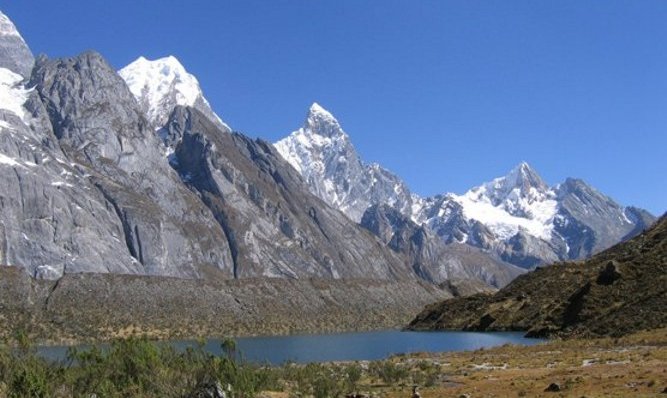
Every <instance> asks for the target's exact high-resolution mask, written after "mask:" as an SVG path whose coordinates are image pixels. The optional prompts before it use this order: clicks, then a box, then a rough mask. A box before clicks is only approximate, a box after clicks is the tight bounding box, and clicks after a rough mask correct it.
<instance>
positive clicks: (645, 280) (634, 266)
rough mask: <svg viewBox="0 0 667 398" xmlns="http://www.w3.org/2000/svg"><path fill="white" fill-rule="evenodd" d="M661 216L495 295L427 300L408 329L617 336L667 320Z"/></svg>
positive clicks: (666, 233) (666, 247)
mask: <svg viewBox="0 0 667 398" xmlns="http://www.w3.org/2000/svg"><path fill="white" fill-rule="evenodd" d="M665 308H667V216H663V217H662V218H661V219H660V220H658V221H657V222H656V223H655V225H654V226H653V227H652V228H650V229H649V230H647V231H645V232H644V233H642V234H641V235H639V236H637V237H635V238H633V239H631V240H629V241H627V242H623V243H620V244H618V245H616V246H614V247H612V248H610V249H608V250H605V251H603V252H601V253H599V254H597V255H595V256H593V257H592V258H590V259H589V260H586V261H584V262H577V263H572V262H568V263H559V264H554V265H551V266H548V267H543V268H538V269H536V270H535V271H533V272H530V273H527V274H525V275H522V276H520V277H518V278H517V279H516V280H514V281H513V282H512V283H510V284H509V285H508V286H506V287H505V288H503V289H501V290H500V291H499V292H497V293H495V294H493V295H475V296H471V297H469V298H457V299H453V300H447V301H443V302H440V303H436V304H432V305H430V306H427V307H426V308H425V309H424V310H423V311H422V312H421V313H420V314H419V315H418V316H417V317H416V318H415V319H414V320H413V321H412V322H411V323H410V325H409V326H408V328H410V329H413V330H438V329H465V330H527V331H528V335H529V336H554V335H556V336H582V335H583V336H591V335H592V336H601V335H611V336H619V335H623V334H627V333H631V332H634V331H638V330H643V329H653V328H661V327H665V326H667V313H666V312H665V311H664V309H665Z"/></svg>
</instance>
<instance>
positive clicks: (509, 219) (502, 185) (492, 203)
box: [450, 162, 558, 239]
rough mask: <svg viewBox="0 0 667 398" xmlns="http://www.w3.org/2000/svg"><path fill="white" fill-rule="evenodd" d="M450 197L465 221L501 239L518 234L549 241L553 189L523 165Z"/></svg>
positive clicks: (553, 198)
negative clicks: (491, 232) (521, 233)
mask: <svg viewBox="0 0 667 398" xmlns="http://www.w3.org/2000/svg"><path fill="white" fill-rule="evenodd" d="M450 198H451V199H452V200H454V201H455V202H456V203H458V204H460V205H461V208H462V211H463V215H464V217H465V218H466V219H469V220H476V221H479V222H481V223H483V224H484V225H486V226H487V227H488V228H489V229H490V230H491V231H493V232H494V233H495V234H496V236H498V237H500V238H501V239H508V238H510V237H511V236H513V235H515V234H516V233H517V232H518V231H524V232H526V233H528V234H530V235H533V236H535V237H538V238H541V239H549V236H550V235H551V231H552V229H553V218H554V217H555V215H556V213H557V210H558V203H557V202H556V200H555V199H556V193H555V192H554V190H552V189H551V188H549V187H548V186H547V185H546V184H545V183H544V181H542V179H541V178H540V176H539V175H538V174H537V173H536V172H535V171H534V170H533V169H532V168H531V167H530V166H529V165H528V164H527V163H525V162H522V163H520V164H519V165H518V166H516V167H515V168H513V169H512V170H511V171H510V172H509V173H508V174H507V175H506V176H504V177H499V178H495V179H493V180H492V181H491V182H487V183H485V184H482V185H480V186H478V187H475V188H472V189H471V190H469V191H468V192H466V193H465V194H463V195H450Z"/></svg>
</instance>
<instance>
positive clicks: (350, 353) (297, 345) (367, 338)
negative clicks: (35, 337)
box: [38, 330, 544, 365]
mask: <svg viewBox="0 0 667 398" xmlns="http://www.w3.org/2000/svg"><path fill="white" fill-rule="evenodd" d="M542 341H544V340H540V339H527V338H525V337H523V333H521V332H491V333H481V332H480V333H478V332H449V331H446V332H402V331H397V330H385V331H374V332H359V333H335V334H309V335H291V336H268V337H242V338H238V339H236V347H237V351H238V352H240V353H241V354H242V355H243V358H244V359H245V360H246V361H249V362H255V363H269V364H272V365H279V364H282V363H285V362H287V361H292V362H297V363H308V362H325V361H356V360H377V359H384V358H387V357H389V356H391V355H394V354H401V353H413V352H422V351H425V352H446V351H465V350H475V349H478V348H482V347H485V348H488V347H494V346H499V345H503V344H507V343H509V344H519V345H533V344H537V343H540V342H542ZM166 344H173V345H174V346H175V347H176V348H178V349H184V348H185V347H188V346H194V345H195V343H194V342H192V341H186V340H176V341H171V342H167V343H166ZM220 344H221V341H220V340H215V339H212V340H208V341H206V344H205V346H204V349H205V350H206V351H208V352H211V353H213V354H216V355H218V354H220V353H221V347H220ZM38 352H39V353H40V355H42V356H44V357H46V358H48V359H55V360H60V359H64V358H65V356H66V353H67V347H62V346H60V347H40V348H39V349H38Z"/></svg>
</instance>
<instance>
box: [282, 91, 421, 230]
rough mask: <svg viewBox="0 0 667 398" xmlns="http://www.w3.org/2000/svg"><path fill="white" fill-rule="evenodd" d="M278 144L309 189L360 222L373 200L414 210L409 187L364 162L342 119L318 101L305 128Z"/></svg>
mask: <svg viewBox="0 0 667 398" xmlns="http://www.w3.org/2000/svg"><path fill="white" fill-rule="evenodd" d="M274 145H275V147H276V149H277V150H278V152H279V153H280V154H281V155H282V156H283V157H284V158H285V159H286V160H287V161H288V162H289V163H290V164H291V165H292V166H293V167H294V168H295V169H296V170H297V171H298V172H299V173H301V175H302V176H303V178H304V179H305V180H306V182H307V183H308V186H309V187H310V190H311V192H313V193H314V194H315V195H317V196H318V197H320V198H321V199H322V200H324V201H325V202H327V203H328V204H330V205H332V206H334V207H335V208H337V209H340V210H341V211H342V212H344V213H345V214H346V215H347V216H348V217H350V218H351V219H352V220H354V221H356V222H359V221H361V217H362V216H363V214H364V212H365V211H366V209H367V208H369V207H370V206H372V205H374V204H388V205H390V206H393V207H396V208H398V209H400V210H401V212H403V213H404V214H409V213H410V212H411V211H412V206H413V202H414V200H415V198H414V196H413V195H412V193H411V192H410V190H409V189H408V187H407V186H406V185H405V184H404V183H403V182H402V181H401V180H400V179H399V178H398V177H397V176H395V175H393V174H392V173H390V172H389V171H387V170H385V169H383V168H382V167H380V166H379V165H377V164H366V163H364V162H363V161H362V160H361V158H360V157H359V155H358V154H357V151H356V150H355V148H354V146H353V145H352V143H351V141H350V137H349V136H348V135H347V134H346V133H345V131H343V129H342V128H341V126H340V124H339V123H338V121H337V120H336V119H335V118H334V117H333V115H331V113H329V112H328V111H326V110H325V109H324V108H322V107H321V106H320V105H318V104H317V103H314V104H313V105H312V106H311V107H310V110H309V111H308V115H307V117H306V121H305V122H304V125H303V127H301V128H300V129H299V130H297V131H295V132H293V133H292V134H291V135H290V136H289V137H286V138H284V139H282V140H280V141H278V142H277V143H275V144H274Z"/></svg>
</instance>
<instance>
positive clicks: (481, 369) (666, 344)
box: [360, 329, 667, 398]
mask: <svg viewBox="0 0 667 398" xmlns="http://www.w3.org/2000/svg"><path fill="white" fill-rule="evenodd" d="M391 361H392V362H394V363H395V364H398V365H406V366H410V367H411V368H412V369H413V370H415V369H416V368H417V367H418V366H417V365H418V364H421V366H422V367H423V364H424V363H431V364H432V365H433V366H434V367H435V369H437V378H436V382H435V385H434V386H431V387H422V388H421V389H420V392H421V396H422V397H424V398H431V397H432V398H435V397H459V396H464V394H468V395H469V396H470V397H602V396H604V397H654V396H655V397H664V396H666V394H661V392H662V391H663V390H664V389H665V388H667V329H658V330H654V331H650V332H640V333H637V334H634V335H631V336H627V337H624V338H620V339H612V338H605V339H595V340H566V341H551V342H548V343H545V344H540V345H536V346H530V347H516V346H510V345H507V346H502V347H497V348H493V349H488V350H477V351H471V352H461V353H449V354H426V353H423V354H416V355H409V356H401V357H396V358H392V359H391ZM551 383H557V384H558V385H559V386H560V391H558V392H547V391H545V389H546V388H547V386H549V384H551ZM401 384H402V385H401ZM401 384H399V385H393V386H377V384H375V385H374V383H373V382H372V381H370V380H364V384H363V385H361V386H360V387H361V388H360V390H362V391H368V392H371V393H373V394H375V395H377V396H380V397H387V398H399V397H401V398H403V397H410V396H411V395H410V392H411V388H410V385H409V383H408V382H405V381H404V382H402V383H401Z"/></svg>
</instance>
